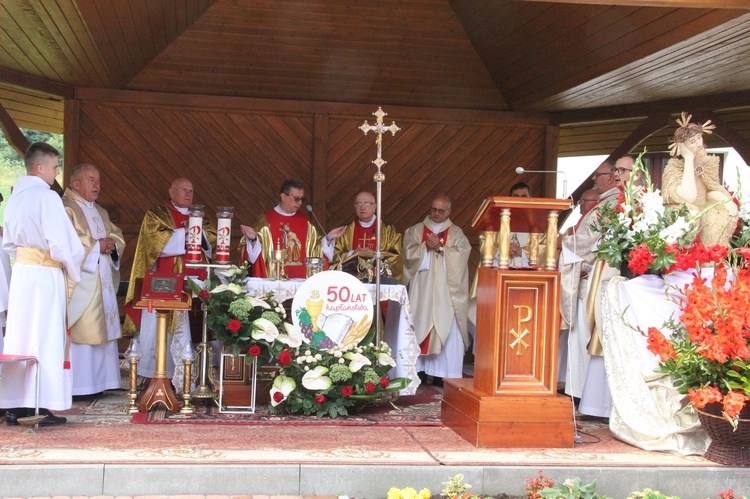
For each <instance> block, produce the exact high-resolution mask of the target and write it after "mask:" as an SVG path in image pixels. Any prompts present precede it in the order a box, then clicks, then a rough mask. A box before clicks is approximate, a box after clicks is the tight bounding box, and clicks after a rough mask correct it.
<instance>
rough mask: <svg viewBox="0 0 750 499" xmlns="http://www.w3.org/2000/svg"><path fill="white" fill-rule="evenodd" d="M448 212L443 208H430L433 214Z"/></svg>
mask: <svg viewBox="0 0 750 499" xmlns="http://www.w3.org/2000/svg"><path fill="white" fill-rule="evenodd" d="M448 210H450V208H448ZM448 210H444V209H442V208H435V207H434V206H433V207H432V208H430V212H432V213H445V212H446V211H448Z"/></svg>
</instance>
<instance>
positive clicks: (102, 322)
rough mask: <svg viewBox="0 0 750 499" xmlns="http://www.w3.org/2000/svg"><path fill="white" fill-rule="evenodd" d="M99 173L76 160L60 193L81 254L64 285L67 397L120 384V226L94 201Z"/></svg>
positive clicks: (122, 249) (121, 240)
mask: <svg viewBox="0 0 750 499" xmlns="http://www.w3.org/2000/svg"><path fill="white" fill-rule="evenodd" d="M100 189H101V175H100V174H99V170H98V169H97V168H96V166H94V165H92V164H81V165H77V166H75V167H74V168H73V170H72V171H71V173H70V188H68V189H66V190H65V194H63V205H64V206H65V211H66V212H67V213H68V217H70V221H71V222H73V227H74V228H75V230H76V233H77V234H78V237H79V238H80V239H81V243H82V244H83V248H84V250H85V251H86V257H85V259H84V261H83V266H82V268H81V280H80V282H78V283H70V287H71V289H72V292H71V295H70V305H69V316H70V327H71V337H70V339H71V346H70V359H71V371H72V376H73V395H74V396H76V395H90V394H96V393H99V392H103V391H104V390H114V389H117V388H120V360H119V356H118V351H117V339H118V338H120V336H121V335H122V331H121V328H120V312H119V310H118V307H117V287H118V286H119V284H120V255H122V252H123V251H124V250H125V239H124V238H123V237H122V230H120V228H119V227H117V226H116V225H114V224H113V223H112V222H111V221H110V219H109V214H108V213H107V210H105V209H104V208H102V207H101V205H99V204H98V203H96V200H97V198H98V197H99V192H100Z"/></svg>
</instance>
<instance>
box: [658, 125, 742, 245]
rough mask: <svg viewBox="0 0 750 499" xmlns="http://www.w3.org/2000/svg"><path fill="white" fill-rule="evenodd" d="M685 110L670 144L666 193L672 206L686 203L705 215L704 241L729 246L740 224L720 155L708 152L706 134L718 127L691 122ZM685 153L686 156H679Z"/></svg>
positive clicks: (700, 231)
mask: <svg viewBox="0 0 750 499" xmlns="http://www.w3.org/2000/svg"><path fill="white" fill-rule="evenodd" d="M690 118H692V115H690V114H686V113H685V112H683V113H682V116H681V117H680V118H678V119H677V123H678V124H679V125H680V127H679V128H678V129H677V130H676V131H675V133H674V138H673V139H672V144H670V146H669V150H670V154H671V155H672V156H673V157H672V158H671V159H670V160H669V162H668V163H667V166H666V168H665V169H664V175H663V179H662V194H663V196H664V202H665V204H666V205H668V206H679V205H682V204H686V205H687V206H688V208H690V212H691V213H692V214H693V215H698V214H701V216H700V219H699V222H698V223H699V224H700V227H699V229H698V236H699V237H700V239H701V241H702V242H703V244H705V245H707V246H710V245H714V244H721V245H724V246H729V240H730V239H731V237H732V234H733V233H734V230H735V228H736V227H737V205H736V204H735V203H734V202H733V200H732V196H731V195H730V194H729V191H727V190H726V189H725V188H724V187H723V186H722V185H721V180H720V179H719V158H718V157H717V156H715V155H713V154H708V153H707V152H706V147H705V145H704V144H703V134H704V133H706V134H710V133H712V130H713V129H714V128H715V126H714V125H712V124H711V120H708V121H706V122H705V123H703V124H702V125H701V124H699V123H690ZM677 156H681V157H682V159H678V158H677Z"/></svg>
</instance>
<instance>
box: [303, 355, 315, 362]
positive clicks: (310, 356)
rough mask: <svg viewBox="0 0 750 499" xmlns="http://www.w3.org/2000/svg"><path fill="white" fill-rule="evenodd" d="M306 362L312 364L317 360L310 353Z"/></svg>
mask: <svg viewBox="0 0 750 499" xmlns="http://www.w3.org/2000/svg"><path fill="white" fill-rule="evenodd" d="M305 362H307V363H308V364H312V363H313V362H315V357H313V356H312V355H308V356H307V357H306V358H305Z"/></svg>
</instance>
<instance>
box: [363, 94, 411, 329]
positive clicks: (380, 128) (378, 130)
mask: <svg viewBox="0 0 750 499" xmlns="http://www.w3.org/2000/svg"><path fill="white" fill-rule="evenodd" d="M372 114H373V116H375V117H376V118H377V119H376V120H375V123H376V124H375V126H370V125H369V124H368V123H367V121H365V122H364V123H363V124H362V126H360V127H359V129H360V130H362V131H363V132H364V133H365V135H367V132H369V131H370V130H372V131H374V132H375V134H376V135H377V136H376V137H375V144H376V145H377V147H378V157H377V158H376V159H375V160H373V162H372V163H373V164H374V165H375V166H377V167H378V171H377V173H375V175H374V176H373V180H374V181H375V185H376V189H377V190H376V194H377V198H376V199H377V207H376V211H375V213H376V217H377V219H376V220H375V224H376V230H377V237H376V240H375V246H376V249H375V334H376V335H377V340H378V343H380V342H381V341H382V340H383V335H382V327H381V324H380V267H381V263H380V259H381V258H382V257H383V252H382V251H381V248H380V231H381V228H382V224H383V217H382V211H381V209H382V203H381V201H382V184H383V182H385V174H384V173H383V172H381V171H380V168H381V167H382V166H383V165H384V164H386V161H385V160H384V159H383V133H385V132H391V134H392V135H393V136H395V135H396V132H398V131H399V130H401V129H400V128H399V127H397V126H396V122H395V121H394V122H393V123H391V126H385V125H384V124H383V117H384V116H387V114H386V113H384V112H383V109H382V108H380V107H378V110H377V111H376V112H374V113H372Z"/></svg>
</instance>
